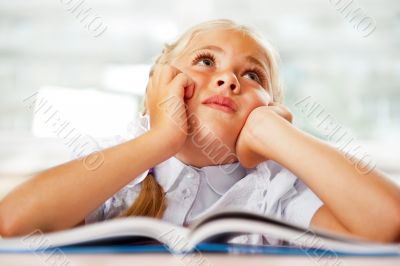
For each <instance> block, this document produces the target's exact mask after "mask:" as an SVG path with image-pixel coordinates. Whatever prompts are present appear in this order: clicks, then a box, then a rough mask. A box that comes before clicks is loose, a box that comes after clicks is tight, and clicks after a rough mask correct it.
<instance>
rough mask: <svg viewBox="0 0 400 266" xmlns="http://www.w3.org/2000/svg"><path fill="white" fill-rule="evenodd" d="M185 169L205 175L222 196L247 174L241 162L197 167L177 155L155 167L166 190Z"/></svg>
mask: <svg viewBox="0 0 400 266" xmlns="http://www.w3.org/2000/svg"><path fill="white" fill-rule="evenodd" d="M183 171H196V172H197V173H199V174H201V177H200V178H203V177H204V178H205V180H206V182H207V184H208V185H209V187H210V188H211V189H212V190H213V191H214V192H215V193H217V194H219V195H221V196H222V195H223V194H224V193H225V192H226V191H228V190H229V189H230V188H231V187H232V186H233V185H234V184H235V183H236V182H238V181H239V180H240V179H242V178H243V177H244V176H246V174H247V171H246V169H245V168H244V167H243V166H241V165H240V163H239V162H234V163H230V164H222V165H211V166H204V167H195V166H191V165H186V164H185V163H183V162H182V161H180V160H179V159H177V158H176V157H171V158H170V159H168V160H166V161H164V162H162V163H160V164H158V165H156V166H155V167H154V175H155V177H156V179H157V182H158V183H159V184H160V185H161V186H162V187H163V189H164V191H165V192H167V191H168V190H170V189H171V187H172V185H173V184H174V183H175V182H176V181H177V179H178V177H179V176H180V175H181V173H182V172H183ZM183 178H185V176H183Z"/></svg>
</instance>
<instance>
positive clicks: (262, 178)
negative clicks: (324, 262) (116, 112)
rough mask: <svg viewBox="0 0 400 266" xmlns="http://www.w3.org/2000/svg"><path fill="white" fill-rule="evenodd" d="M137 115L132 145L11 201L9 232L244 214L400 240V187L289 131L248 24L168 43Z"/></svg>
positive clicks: (200, 29) (270, 69)
mask: <svg viewBox="0 0 400 266" xmlns="http://www.w3.org/2000/svg"><path fill="white" fill-rule="evenodd" d="M138 119H139V120H138V121H139V122H140V124H141V125H142V126H141V127H138V128H137V131H136V133H135V137H134V138H132V139H130V140H127V141H120V143H118V144H117V145H114V146H112V147H109V148H105V147H103V148H105V149H103V150H102V151H101V154H102V158H103V162H102V164H101V165H100V166H99V167H98V168H96V169H94V170H93V169H91V170H90V169H87V167H85V164H84V163H83V162H84V161H85V160H83V161H82V160H78V159H76V160H73V161H71V162H68V163H65V164H63V165H60V166H57V167H54V168H51V169H48V170H46V171H43V172H41V173H39V174H38V175H36V176H35V177H33V178H32V179H30V180H28V181H27V182H26V183H24V184H22V185H21V186H19V187H18V188H16V189H15V190H14V191H12V192H11V193H10V194H9V195H7V196H6V197H5V198H4V199H3V200H2V201H1V202H0V234H1V235H2V236H15V235H23V234H28V233H30V232H32V231H33V230H35V229H40V230H42V231H44V232H48V231H55V230H61V229H65V228H70V227H73V226H77V225H80V224H83V223H85V222H86V223H92V222H98V221H102V220H106V219H111V218H114V217H121V216H139V215H142V216H151V217H157V218H160V219H163V220H166V221H169V222H172V223H175V224H180V225H185V226H186V225H188V224H190V223H192V222H193V221H195V220H196V219H199V218H201V217H202V216H204V215H206V214H208V213H209V212H211V211H215V210H224V209H227V208H241V209H243V210H247V211H252V212H255V213H259V214H262V215H269V216H274V217H277V218H280V219H284V220H286V221H289V222H292V223H295V224H298V225H301V226H304V227H318V228H323V229H327V230H331V231H334V232H338V233H342V234H348V235H354V236H358V237H362V238H366V239H370V240H375V241H381V242H395V241H398V240H399V239H400V190H399V188H398V187H396V186H395V185H394V184H392V183H391V182H389V180H388V179H387V178H385V177H384V176H383V174H381V173H378V172H377V171H376V170H373V171H370V172H369V173H367V174H362V173H360V172H359V171H357V170H356V169H355V167H354V166H353V165H352V164H351V163H350V162H349V161H348V160H347V159H346V158H345V156H344V155H343V154H342V153H341V152H339V151H338V150H336V149H334V148H332V147H331V146H330V145H327V144H326V143H324V142H322V141H320V140H318V139H316V138H314V137H312V136H310V135H309V134H306V133H304V132H302V131H300V130H299V129H297V128H295V127H293V126H292V124H291V121H292V115H291V113H290V112H289V111H288V109H287V108H285V107H284V106H283V105H282V92H281V86H280V83H279V79H278V67H277V55H276V54H275V52H274V51H273V49H272V47H271V46H270V45H268V44H267V43H266V42H265V41H262V40H261V38H260V37H258V35H256V34H255V33H254V32H253V31H251V30H250V29H249V28H247V27H245V26H241V25H237V24H235V23H233V22H232V21H229V20H216V21H209V22H205V23H202V24H199V25H197V26H195V27H193V28H191V29H189V30H188V31H187V32H186V33H184V34H183V35H182V36H181V37H180V38H179V39H178V40H177V41H176V42H175V43H173V44H171V45H167V46H166V47H165V49H164V50H163V52H162V54H161V55H160V56H159V58H158V59H157V61H156V63H155V65H154V66H153V67H152V70H151V73H150V78H149V83H148V87H147V91H146V101H145V111H144V113H143V114H142V115H141V116H140V117H139V118H138ZM84 158H87V157H84ZM264 240H267V239H264ZM256 241H258V242H259V241H260V239H258V240H256ZM241 242H242V243H246V242H254V239H253V240H250V239H246V238H245V237H244V238H242V239H241ZM270 243H271V242H270Z"/></svg>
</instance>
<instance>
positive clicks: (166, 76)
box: [162, 65, 182, 84]
mask: <svg viewBox="0 0 400 266" xmlns="http://www.w3.org/2000/svg"><path fill="white" fill-rule="evenodd" d="M179 73H182V71H181V70H179V69H178V68H176V67H174V66H172V65H163V73H162V82H163V84H167V83H170V82H171V81H172V80H173V79H174V78H175V77H176V76H177V75H178V74H179Z"/></svg>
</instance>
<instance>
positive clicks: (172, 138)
mask: <svg viewBox="0 0 400 266" xmlns="http://www.w3.org/2000/svg"><path fill="white" fill-rule="evenodd" d="M147 133H148V134H149V135H151V136H152V139H154V142H155V143H157V145H159V147H160V148H162V149H163V150H166V151H167V153H168V154H169V155H170V156H173V155H175V154H176V153H177V152H179V151H180V149H181V148H182V146H183V144H184V143H185V139H186V138H182V137H180V136H177V134H175V133H170V132H168V131H165V130H162V129H156V128H154V129H150V130H149V131H148V132H147ZM182 134H183V133H182Z"/></svg>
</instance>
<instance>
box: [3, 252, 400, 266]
mask: <svg viewBox="0 0 400 266" xmlns="http://www.w3.org/2000/svg"><path fill="white" fill-rule="evenodd" d="M0 265H63V266H64V265H68V266H80V265H90V266H92V265H96V266H101V265H118V266H120V265H129V266H132V265H146V266H147V265H154V266H160V265H163V266H164V265H179V266H182V265H190V266H207V265H211V266H217V265H218V266H219V265H229V266H233V265H251V266H255V265H263V266H265V265H268V266H274V265H279V266H285V265H290V266H292V265H300V266H301V265H314V266H318V265H321V266H328V265H334V266H351V265H357V266H358V265H359V266H368V265H379V266H386V265H396V266H398V265H400V258H399V257H382V258H381V257H373V258H366V257H336V258H323V257H321V258H320V257H307V256H271V255H267V256H266V255H235V254H228V255H221V254H198V255H193V254H192V255H186V256H178V255H172V254H58V255H56V254H53V255H50V254H1V255H0Z"/></svg>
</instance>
